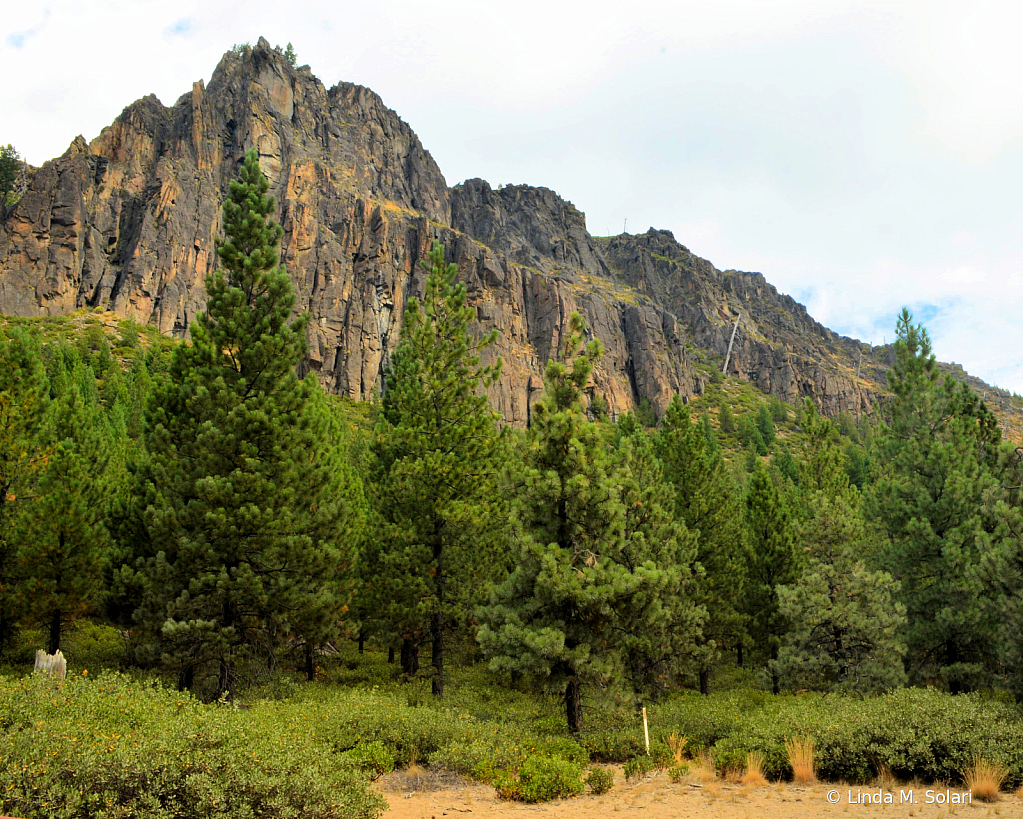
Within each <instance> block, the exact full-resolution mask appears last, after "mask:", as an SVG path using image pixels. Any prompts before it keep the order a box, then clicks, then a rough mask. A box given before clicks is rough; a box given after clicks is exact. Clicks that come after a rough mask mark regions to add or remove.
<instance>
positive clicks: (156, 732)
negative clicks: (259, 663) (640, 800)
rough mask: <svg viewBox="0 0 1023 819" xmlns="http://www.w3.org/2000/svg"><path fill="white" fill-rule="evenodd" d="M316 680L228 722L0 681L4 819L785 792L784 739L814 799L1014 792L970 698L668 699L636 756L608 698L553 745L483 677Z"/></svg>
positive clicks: (187, 699)
mask: <svg viewBox="0 0 1023 819" xmlns="http://www.w3.org/2000/svg"><path fill="white" fill-rule="evenodd" d="M100 642H101V643H102V641H100ZM322 663H323V665H324V666H325V668H324V669H321V671H322V674H321V676H322V677H323V678H324V679H325V680H329V682H320V683H314V684H303V683H299V682H292V681H289V682H287V684H284V683H280V684H276V685H274V686H271V687H269V688H267V687H264V688H254V689H250V690H249V691H247V692H244V693H243V694H242V696H241V700H242V702H243V704H244V707H242V708H235V707H232V706H230V705H227V704H223V703H221V704H217V703H214V704H202V703H201V702H199V701H198V700H196V699H194V698H193V697H191V696H189V695H187V694H181V693H178V692H177V691H174V690H172V689H170V688H167V687H164V686H162V685H160V684H158V683H156V682H152V681H139V680H133V679H131V678H129V677H126V676H123V675H119V674H114V673H108V672H104V673H102V674H100V675H99V676H98V678H97V679H95V680H94V679H92V677H93V676H94V672H92V671H90V672H89V673H88V674H87V675H86V674H83V673H82V669H80V668H79V669H77V670H75V672H74V674H73V675H72V676H71V677H70V678H69V679H68V680H67V681H66V682H64V683H58V682H54V681H50V680H48V679H44V678H22V679H14V678H3V677H0V813H2V814H10V815H16V816H24V817H69V818H71V817H91V816H96V815H103V814H106V815H122V814H123V815H130V814H132V813H134V814H143V815H146V816H147V817H157V819H158V818H159V817H164V816H166V817H171V816H174V817H183V818H184V819H188V817H207V816H213V817H215V816H232V817H234V816H238V817H278V816H280V817H284V816H295V815H301V816H308V817H324V818H325V819H326V818H328V817H341V816H344V817H352V819H363V817H366V818H367V819H369V818H370V817H376V816H378V815H379V813H380V812H381V810H382V807H383V803H382V800H381V798H380V797H379V796H378V795H377V794H375V793H374V792H373V791H372V790H370V789H369V783H370V781H371V780H372V779H374V778H376V777H378V776H380V775H381V774H383V773H386V772H387V771H390V770H392V769H393V768H405V767H408V766H410V765H414V764H427V765H429V766H431V767H443V768H445V769H448V770H451V771H453V772H456V773H458V774H460V775H462V776H465V777H467V778H470V779H473V780H476V781H480V782H487V783H490V784H493V785H494V786H495V787H496V788H497V789H498V792H499V793H501V794H503V795H504V796H506V797H507V798H510V799H517V800H523V801H543V800H546V799H551V798H558V797H565V796H572V795H576V794H579V793H581V792H582V791H583V789H584V787H585V786H584V782H586V781H589V782H590V786H591V789H593V790H595V791H598V790H599V789H598V788H596V787H594V785H595V784H596V785H600V786H601V787H603V786H604V785H605V784H606V783H604V782H599V783H598V782H595V781H594V779H593V774H592V773H591V774H590V778H589V780H587V779H585V776H586V768H587V766H588V765H589V764H590V763H596V762H604V761H609V760H610V761H616V762H623V763H628V771H627V774H629V775H631V777H632V778H635V777H636V776H641V775H642V774H643V773H645V772H647V771H649V770H652V769H653V768H655V767H657V768H663V769H677V775H676V776H675V777H673V778H677V779H681V778H682V777H683V776H685V775H686V774H685V772H686V767H685V766H686V763H687V762H688V760H689V759H690V758H693V757H694V756H697V757H698V756H701V755H703V754H708V753H709V754H710V756H711V757H712V759H713V764H714V766H715V767H716V768H717V770H718V771H720V772H725V771H742V770H744V769H748V767H749V766H750V760H751V759H758V760H759V761H760V764H759V766H758V767H759V768H760V769H761V771H762V773H763V775H764V776H766V777H767V778H768V779H790V778H791V777H792V776H793V771H792V769H791V765H790V763H789V756H788V752H787V750H786V742H787V741H788V742H790V743H791V741H792V740H794V739H803V740H812V742H813V748H814V751H813V762H814V765H815V768H816V772H817V775H818V776H819V777H820V778H821V779H822V780H824V781H839V780H842V781H848V782H868V781H872V780H873V779H875V778H876V777H877V775H878V772H879V771H890V772H891V774H892V775H894V776H895V777H897V778H898V779H901V780H911V779H914V778H918V779H920V780H923V781H944V782H950V783H962V782H964V780H965V777H966V776H967V773H968V771H970V769H971V766H975V763H976V760H977V759H978V758H983V759H984V760H989V761H990V762H991V763H992V764H996V765H997V766H999V770H1000V771H1004V772H1005V778H1004V785H1003V786H1004V787H1006V788H1010V789H1011V788H1014V787H1017V786H1018V785H1020V784H1021V783H1023V720H1021V715H1020V711H1019V709H1018V708H1017V707H1016V706H1013V705H1009V704H1005V703H1002V702H996V701H992V700H986V699H983V698H981V697H980V696H977V695H963V696H957V697H952V696H949V695H947V694H943V693H940V692H937V691H933V690H925V689H903V690H898V691H895V692H893V693H891V694H886V695H883V696H878V697H874V698H866V699H858V698H853V697H845V696H838V695H800V696H777V697H776V696H772V695H769V694H766V693H764V692H751V691H741V692H740V691H733V692H725V693H719V694H713V695H711V696H710V697H702V696H699V695H696V694H688V693H687V694H680V695H676V696H673V697H671V698H668V699H666V700H665V701H663V702H660V703H655V704H652V705H650V706H648V713H649V717H650V726H651V748H650V755H649V756H648V755H647V753H646V750H645V746H644V743H643V738H642V737H643V728H642V722H641V719H640V718H639V717H638V716H637V715H636V714H635V713H634V712H633V711H632V710H631V709H628V708H626V707H623V706H615V705H614V703H613V702H611V700H610V698H608V701H607V702H603V701H601V702H594V703H591V707H590V708H589V709H588V713H587V715H586V718H587V724H586V730H584V732H583V733H582V734H581V735H580V736H578V737H569V736H568V735H567V734H566V732H565V727H564V722H563V717H561V712H560V709H561V703H560V702H559V700H558V699H557V698H556V697H554V698H545V697H541V696H537V695H533V694H526V693H523V692H521V691H516V690H512V689H509V688H506V687H504V686H503V685H501V684H499V682H498V681H496V680H495V678H492V677H491V676H490V675H488V674H487V673H486V672H484V671H483V670H482V669H480V668H473V669H467V670H461V671H457V672H454V673H453V674H452V680H451V686H450V688H449V693H448V695H447V696H445V698H444V700H443V701H440V702H438V701H435V700H434V699H433V698H432V697H430V696H429V695H428V694H426V692H425V684H426V683H425V682H423V681H419V682H413V683H411V684H408V685H401V684H399V683H397V682H395V671H394V666H389V665H387V664H386V663H385V662H382V661H381V659H380V658H379V657H378V656H377V655H376V654H372V653H371V654H367V655H365V656H364V657H361V658H360V657H355V656H354V655H350V656H345V657H338V658H332V659H324V660H323V661H322ZM281 679H282V680H289V678H287V677H286V676H283V677H282V678H281ZM420 695H422V696H420ZM682 737H685V743H684V745H683V744H682V742H681V738H682ZM680 752H681V753H680ZM682 754H684V757H685V760H686V762H681V761H680V759H679V757H680V756H681V755H682ZM604 778H607V777H606V775H605V777H604Z"/></svg>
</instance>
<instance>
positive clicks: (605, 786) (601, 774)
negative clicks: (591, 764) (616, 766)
mask: <svg viewBox="0 0 1023 819" xmlns="http://www.w3.org/2000/svg"><path fill="white" fill-rule="evenodd" d="M586 786H587V787H588V788H589V789H590V793H592V794H594V795H595V796H600V794H602V793H607V792H608V791H610V790H611V789H612V788H613V787H614V786H615V775H614V771H610V770H608V769H607V768H591V769H590V772H589V773H588V774H587V775H586Z"/></svg>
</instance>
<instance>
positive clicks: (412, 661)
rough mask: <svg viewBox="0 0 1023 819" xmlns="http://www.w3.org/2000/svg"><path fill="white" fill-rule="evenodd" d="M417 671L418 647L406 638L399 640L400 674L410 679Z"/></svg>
mask: <svg viewBox="0 0 1023 819" xmlns="http://www.w3.org/2000/svg"><path fill="white" fill-rule="evenodd" d="M417 671H419V646H417V645H416V644H415V643H413V642H412V640H410V639H409V638H408V637H402V638H401V673H402V674H404V675H405V676H406V677H411V676H412V675H413V674H415V673H416V672H417Z"/></svg>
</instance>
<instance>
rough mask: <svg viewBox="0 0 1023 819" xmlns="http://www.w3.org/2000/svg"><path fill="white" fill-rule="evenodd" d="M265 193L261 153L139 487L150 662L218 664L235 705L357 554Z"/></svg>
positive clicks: (184, 669) (151, 419)
mask: <svg viewBox="0 0 1023 819" xmlns="http://www.w3.org/2000/svg"><path fill="white" fill-rule="evenodd" d="M268 188H269V184H268V182H267V180H266V177H265V176H264V175H263V173H262V171H261V170H260V168H259V163H258V157H257V154H256V152H255V151H250V152H249V153H248V154H247V155H246V157H245V162H244V164H243V165H242V167H241V171H240V175H239V179H238V180H236V181H234V182H232V183H231V188H230V196H229V198H228V200H227V201H226V202H225V203H224V240H223V241H222V242H220V243H219V245H218V248H217V251H218V256H219V258H220V261H221V267H220V269H218V270H216V271H214V273H213V274H212V275H211V276H209V277H208V278H207V281H206V291H207V296H208V305H207V311H206V312H205V313H201V314H199V315H198V316H197V317H196V321H195V323H194V324H193V325H192V328H191V330H192V343H191V344H190V345H181V346H179V347H177V348H176V350H175V353H174V358H173V361H172V364H171V368H170V372H169V374H168V375H167V377H165V378H162V379H161V380H160V382H159V383H158V384H157V386H156V387H155V388H154V391H153V394H152V397H151V399H150V402H149V407H148V411H147V423H146V448H147V451H148V457H149V461H148V463H147V464H146V465H145V469H144V471H143V473H142V480H141V482H140V491H142V492H144V502H143V503H144V508H145V512H144V518H145V527H146V534H145V536H144V537H143V538H141V539H140V542H139V543H138V544H137V546H136V548H138V549H139V550H141V551H142V554H141V555H140V557H139V561H138V568H139V577H138V582H140V583H141V585H142V587H143V597H142V605H141V607H140V609H139V611H138V612H137V613H136V616H137V618H138V619H140V620H141V621H142V622H143V624H145V625H147V626H148V629H149V632H148V633H149V634H150V637H151V643H150V646H151V649H150V652H151V653H152V651H153V650H155V651H156V652H157V653H159V652H161V651H162V652H163V653H164V654H165V655H166V657H167V659H169V660H170V661H171V662H172V663H173V664H174V665H176V666H177V667H178V668H179V670H180V674H181V676H180V680H181V682H182V684H183V685H185V686H189V687H190V686H191V684H192V682H193V676H194V673H195V672H196V671H199V670H201V669H202V668H203V667H204V666H205V665H206V664H209V663H213V664H214V665H215V667H216V669H217V686H216V690H217V693H218V694H225V693H226V694H228V695H229V696H232V697H233V694H234V685H235V678H236V668H237V663H238V662H239V661H241V660H243V659H245V658H246V657H252V658H259V659H261V660H263V661H265V662H267V663H269V664H270V665H271V666H272V665H273V664H274V661H275V657H276V650H277V648H278V647H279V646H280V644H281V643H282V642H283V640H284V639H286V638H287V636H288V635H289V633H290V632H291V630H292V629H293V628H294V627H295V625H296V623H297V622H299V621H301V620H303V619H304V615H305V614H306V613H307V612H308V611H309V609H310V607H315V606H317V605H318V601H319V600H320V599H321V595H322V593H323V589H324V586H325V585H326V586H329V585H331V584H334V583H336V581H337V578H336V577H335V576H334V573H335V570H336V567H339V566H340V567H343V566H346V565H347V564H348V563H349V561H350V559H351V555H350V553H349V552H350V550H349V544H348V542H347V540H346V538H345V532H344V529H343V528H342V527H341V526H340V525H339V521H340V520H341V519H342V518H343V516H344V512H345V499H344V498H342V497H338V496H337V495H334V494H333V488H334V480H333V476H332V475H331V472H330V463H329V462H327V461H325V460H324V458H323V457H322V447H321V445H320V441H321V439H322V437H323V435H324V434H325V430H323V429H322V425H321V424H319V423H318V421H317V416H316V415H315V414H314V413H313V412H311V410H310V393H311V390H312V387H311V385H310V384H309V383H304V382H302V381H300V380H299V379H298V377H297V376H296V374H295V366H296V365H297V364H298V362H299V361H300V359H301V358H302V356H303V354H304V352H305V342H304V332H305V327H306V322H307V317H306V316H302V317H300V318H298V319H296V320H294V321H290V320H289V317H290V314H291V311H292V308H293V306H294V303H295V297H294V294H293V291H292V286H291V282H290V280H289V278H288V275H287V273H286V272H285V271H284V270H282V269H280V268H278V267H277V262H278V245H279V242H280V238H281V234H282V231H281V228H280V227H279V226H278V225H277V224H276V223H275V221H274V220H273V217H272V214H273V212H274V210H275V204H274V200H273V198H272V197H268V196H267V195H266V193H267V190H268ZM306 627H307V628H308V626H306Z"/></svg>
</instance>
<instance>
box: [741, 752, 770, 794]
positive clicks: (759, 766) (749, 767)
mask: <svg viewBox="0 0 1023 819" xmlns="http://www.w3.org/2000/svg"><path fill="white" fill-rule="evenodd" d="M739 781H740V782H742V784H743V785H748V786H749V787H751V788H763V787H764V786H765V785H767V779H766V777H765V776H764V755H763V754H761V753H758V752H757V751H750V752H749V753H748V754H747V755H746V772H745V773H744V774H743V775H742V778H741V779H740V780H739Z"/></svg>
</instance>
